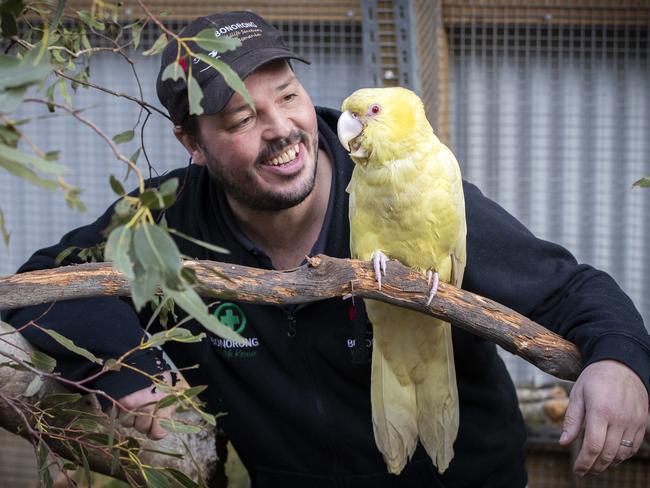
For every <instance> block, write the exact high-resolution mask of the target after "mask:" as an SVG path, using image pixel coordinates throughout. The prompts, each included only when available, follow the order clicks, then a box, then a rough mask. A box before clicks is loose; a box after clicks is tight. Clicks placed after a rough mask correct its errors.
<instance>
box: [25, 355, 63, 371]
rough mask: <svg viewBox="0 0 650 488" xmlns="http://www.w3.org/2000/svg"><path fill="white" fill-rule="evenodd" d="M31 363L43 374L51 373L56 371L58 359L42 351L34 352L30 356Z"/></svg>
mask: <svg viewBox="0 0 650 488" xmlns="http://www.w3.org/2000/svg"><path fill="white" fill-rule="evenodd" d="M29 362H30V363H32V364H33V365H34V367H35V368H36V369H38V370H39V371H42V372H43V373H51V372H52V371H54V368H56V359H54V358H53V357H50V356H48V355H47V354H45V353H44V352H41V351H34V352H33V353H31V354H30V355H29Z"/></svg>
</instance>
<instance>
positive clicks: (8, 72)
mask: <svg viewBox="0 0 650 488" xmlns="http://www.w3.org/2000/svg"><path fill="white" fill-rule="evenodd" d="M32 51H36V47H34V48H32ZM51 72H52V67H51V66H50V63H49V56H45V57H44V60H43V59H42V60H41V62H40V63H38V64H33V62H32V60H31V59H28V57H25V58H24V59H22V60H20V61H16V58H13V57H11V56H7V55H0V90H6V89H7V88H16V87H20V86H25V85H33V84H35V83H39V82H40V81H42V80H44V79H45V78H47V77H48V75H49V74H50V73H51Z"/></svg>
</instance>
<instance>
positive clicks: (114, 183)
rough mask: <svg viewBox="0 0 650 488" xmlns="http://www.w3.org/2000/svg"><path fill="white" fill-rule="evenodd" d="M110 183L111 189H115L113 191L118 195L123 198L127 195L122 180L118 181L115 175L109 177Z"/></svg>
mask: <svg viewBox="0 0 650 488" xmlns="http://www.w3.org/2000/svg"><path fill="white" fill-rule="evenodd" d="M108 181H109V183H110V185H111V188H112V189H113V191H114V192H115V193H116V194H117V195H119V196H121V197H123V196H124V195H125V194H126V191H125V190H124V186H123V185H122V182H121V181H120V180H118V179H117V178H116V177H115V176H114V175H111V176H110V177H109V179H108Z"/></svg>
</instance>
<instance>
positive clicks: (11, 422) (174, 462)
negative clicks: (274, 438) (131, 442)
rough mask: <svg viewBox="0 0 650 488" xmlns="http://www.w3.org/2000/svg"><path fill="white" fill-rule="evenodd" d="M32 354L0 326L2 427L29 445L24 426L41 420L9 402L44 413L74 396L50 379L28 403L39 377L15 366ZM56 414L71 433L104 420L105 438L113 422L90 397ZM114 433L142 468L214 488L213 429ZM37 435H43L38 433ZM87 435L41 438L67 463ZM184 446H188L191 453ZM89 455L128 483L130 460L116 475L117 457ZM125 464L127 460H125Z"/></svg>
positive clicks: (191, 418) (50, 419) (135, 475)
mask: <svg viewBox="0 0 650 488" xmlns="http://www.w3.org/2000/svg"><path fill="white" fill-rule="evenodd" d="M68 269H69V268H68ZM33 351H34V349H33V348H32V347H31V346H30V345H29V343H28V342H27V341H26V340H25V339H23V337H22V336H21V335H20V334H19V333H18V332H17V331H15V330H14V329H13V328H12V327H11V326H9V325H8V324H5V323H2V322H0V427H3V428H5V429H7V430H9V431H10V432H13V433H15V434H18V435H21V436H23V437H25V438H26V439H28V440H30V441H33V440H34V439H32V438H31V434H30V432H29V428H28V427H27V426H26V425H25V422H26V421H27V422H29V423H30V424H31V428H32V429H34V430H36V429H35V427H34V426H35V424H36V418H35V417H34V416H32V415H31V414H30V413H29V412H28V411H27V410H26V409H24V408H21V411H22V414H23V415H24V417H22V416H21V415H19V414H18V412H17V411H16V408H14V406H13V405H11V404H10V403H9V402H7V401H6V399H9V400H16V401H17V400H19V399H20V400H21V401H25V402H27V403H29V404H30V405H32V406H34V405H35V404H36V403H37V402H39V407H40V408H44V407H46V406H47V405H46V404H45V403H43V401H45V402H47V397H48V396H49V395H51V394H55V393H69V390H66V389H65V388H64V387H63V386H61V384H60V383H58V382H57V381H55V380H53V379H49V378H46V379H45V381H44V383H43V385H42V386H41V388H40V389H39V391H38V393H37V394H36V395H34V396H33V397H29V398H25V397H24V396H23V394H24V393H25V390H26V389H27V386H28V385H29V384H30V383H31V381H32V380H33V379H34V377H35V376H36V374H35V373H33V372H31V371H26V370H23V369H16V368H15V367H14V366H16V365H17V364H18V363H19V362H21V363H23V364H24V363H28V362H29V355H30V354H31V353H32V352H33ZM12 358H13V359H12ZM18 407H21V405H18ZM54 412H55V415H54V416H46V417H45V418H44V420H45V421H47V423H48V424H49V425H50V426H51V427H54V428H55V429H56V428H58V429H66V428H68V429H69V428H70V426H71V423H72V422H73V421H74V420H75V419H77V418H79V417H80V416H89V415H90V416H92V417H93V418H103V420H104V432H108V422H107V420H108V417H107V415H105V414H102V412H101V411H100V409H99V405H98V402H97V400H96V399H95V398H94V396H92V395H86V396H84V397H82V398H81V400H79V401H77V402H75V403H69V404H65V405H64V406H62V407H56V410H54ZM174 419H175V420H180V421H183V422H188V423H194V424H201V423H203V422H202V421H201V418H200V417H199V415H198V414H197V413H195V412H183V413H181V414H178V413H177V414H175V417H174ZM115 430H116V432H115V441H114V444H118V443H120V442H121V441H126V439H127V437H130V438H132V439H135V440H137V443H138V444H139V448H140V451H139V453H138V457H139V459H140V461H141V462H142V463H143V464H145V465H150V466H155V467H167V468H175V469H177V470H180V471H182V472H183V473H185V474H187V475H188V476H190V477H191V478H193V479H198V475H199V473H200V474H201V475H202V476H203V477H204V479H207V480H210V483H209V484H210V486H213V485H215V484H216V483H217V480H216V479H215V478H213V475H214V474H215V470H216V467H217V461H218V460H217V452H216V440H215V431H214V429H212V428H209V429H202V430H201V432H200V433H198V434H191V435H190V434H182V433H169V434H168V435H167V436H166V437H165V438H164V439H162V440H159V441H152V440H150V439H148V438H146V437H144V436H143V435H142V434H140V433H138V432H136V431H135V430H133V429H128V428H124V427H121V426H118V427H117V428H116V429H115ZM37 433H39V434H40V432H39V431H37ZM87 434H89V432H80V431H79V430H78V429H72V430H70V429H69V430H68V432H67V436H68V437H69V439H68V441H67V442H66V441H63V440H62V439H61V438H60V436H48V435H47V434H42V435H43V439H44V440H45V441H46V442H47V443H48V445H49V446H50V448H52V450H53V451H54V452H56V453H57V454H59V455H61V456H62V457H64V458H66V459H75V455H78V454H76V453H75V452H74V451H72V450H71V447H72V446H73V445H75V442H70V441H74V439H75V438H78V439H80V440H81V441H83V440H84V438H85V437H86V436H87ZM185 446H187V449H186V447H185ZM188 450H189V451H190V452H191V453H192V456H193V457H194V459H195V461H196V464H195V463H193V462H192V460H191V459H190V458H189V456H188V455H187V454H186V453H187V451H188ZM160 452H172V453H178V454H184V455H183V456H182V457H180V458H179V457H172V456H167V455H164V454H160ZM86 454H87V458H88V462H89V465H90V468H91V469H92V470H93V471H96V472H98V473H102V474H106V475H109V476H113V477H116V478H119V479H122V480H124V481H127V473H126V472H125V470H124V468H123V465H129V464H130V463H129V462H128V460H127V461H126V462H125V463H124V464H119V465H118V466H117V470H116V471H115V472H111V468H112V464H113V457H112V456H111V455H109V454H108V453H106V452H103V451H102V450H99V449H87V451H86ZM122 461H125V460H124V459H122ZM130 466H131V468H135V465H133V464H132V463H131V464H130ZM129 476H130V478H131V481H132V482H136V483H138V484H139V485H144V484H145V483H144V480H143V478H142V477H141V474H140V473H139V472H138V471H137V469H129Z"/></svg>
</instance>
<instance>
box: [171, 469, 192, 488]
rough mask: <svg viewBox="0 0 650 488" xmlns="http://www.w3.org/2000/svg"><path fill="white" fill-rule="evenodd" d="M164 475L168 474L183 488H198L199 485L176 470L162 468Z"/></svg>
mask: <svg viewBox="0 0 650 488" xmlns="http://www.w3.org/2000/svg"><path fill="white" fill-rule="evenodd" d="M163 469H164V470H165V472H166V473H168V474H170V475H171V476H172V477H173V478H174V480H175V481H176V483H178V484H179V485H180V486H182V487H183V488H199V486H200V485H199V484H198V483H196V482H194V481H192V479H191V478H189V477H188V476H187V475H186V474H184V473H182V472H181V471H178V470H177V469H173V468H163Z"/></svg>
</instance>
